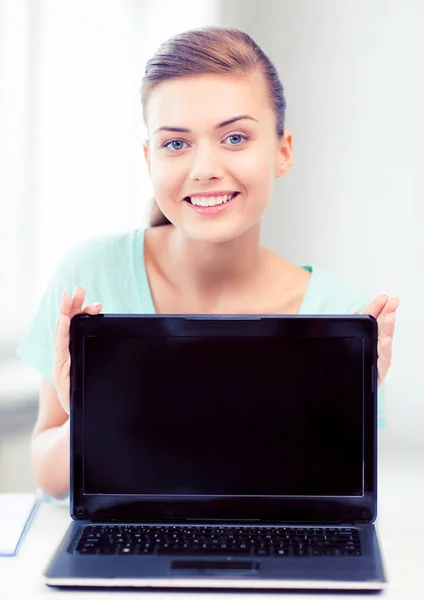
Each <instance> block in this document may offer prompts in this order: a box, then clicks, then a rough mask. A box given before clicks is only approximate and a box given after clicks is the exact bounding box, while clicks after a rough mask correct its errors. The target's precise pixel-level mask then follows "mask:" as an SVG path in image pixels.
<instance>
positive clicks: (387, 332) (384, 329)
mask: <svg viewBox="0 0 424 600" xmlns="http://www.w3.org/2000/svg"><path fill="white" fill-rule="evenodd" d="M395 325H396V314H395V313H394V312H391V313H389V314H388V315H385V316H384V317H383V321H382V325H381V327H380V328H379V332H378V338H379V340H380V341H383V340H384V339H385V338H387V337H388V338H390V339H391V340H393V335H394V332H395Z"/></svg>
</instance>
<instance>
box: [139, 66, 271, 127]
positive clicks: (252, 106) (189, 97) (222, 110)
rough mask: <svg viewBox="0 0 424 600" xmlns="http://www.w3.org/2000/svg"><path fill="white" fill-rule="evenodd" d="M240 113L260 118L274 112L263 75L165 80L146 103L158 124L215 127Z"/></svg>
mask: <svg viewBox="0 0 424 600" xmlns="http://www.w3.org/2000/svg"><path fill="white" fill-rule="evenodd" d="M241 114H249V115H251V116H252V117H254V118H255V119H257V120H258V121H259V123H261V122H267V121H270V120H271V121H272V119H273V117H274V114H273V110H272V106H271V103H270V100H269V97H268V90H267V86H266V84H265V81H264V78H263V76H262V75H261V74H259V73H254V74H251V75H248V76H240V75H238V76H234V75H201V76H196V77H182V78H177V79H171V80H169V81H164V82H162V83H161V84H159V85H158V86H157V87H156V88H154V89H153V90H152V92H151V94H150V97H149V101H148V104H147V125H148V128H149V130H150V131H154V130H155V129H156V128H158V127H164V126H170V127H177V126H181V127H188V128H190V129H193V130H194V129H196V128H199V129H201V128H208V127H211V128H212V127H214V126H215V125H216V124H217V123H220V122H222V121H225V120H226V119H230V118H232V117H234V116H237V115H241Z"/></svg>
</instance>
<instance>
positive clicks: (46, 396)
mask: <svg viewBox="0 0 424 600" xmlns="http://www.w3.org/2000/svg"><path fill="white" fill-rule="evenodd" d="M69 444H70V439H69V417H68V414H67V413H66V412H65V410H64V409H63V408H62V405H61V403H60V400H59V397H58V395H57V392H56V390H55V388H54V387H53V386H52V384H51V383H49V382H48V381H47V380H46V379H43V380H42V383H41V389H40V396H39V408H38V417H37V421H36V423H35V426H34V429H33V432H32V437H31V450H30V453H31V464H32V468H33V473H34V476H35V480H36V483H37V485H38V486H39V487H40V488H41V489H42V490H44V491H45V492H46V493H47V494H49V495H51V496H54V497H60V496H63V495H65V494H67V493H68V492H69V460H70V456H69Z"/></svg>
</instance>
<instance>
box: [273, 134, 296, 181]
mask: <svg viewBox="0 0 424 600" xmlns="http://www.w3.org/2000/svg"><path fill="white" fill-rule="evenodd" d="M292 143H293V139H292V135H291V133H290V131H288V130H287V129H286V130H285V131H284V134H283V135H282V136H281V139H280V140H279V142H278V154H277V161H276V166H275V177H282V176H283V175H285V174H286V173H288V171H290V169H291V166H292V150H293V147H292Z"/></svg>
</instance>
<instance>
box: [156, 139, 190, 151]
mask: <svg viewBox="0 0 424 600" xmlns="http://www.w3.org/2000/svg"><path fill="white" fill-rule="evenodd" d="M173 144H174V145H173ZM184 144H185V142H183V141H182V140H171V141H170V142H166V144H163V146H162V148H167V149H168V150H174V151H178V150H182V149H183V145H184Z"/></svg>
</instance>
